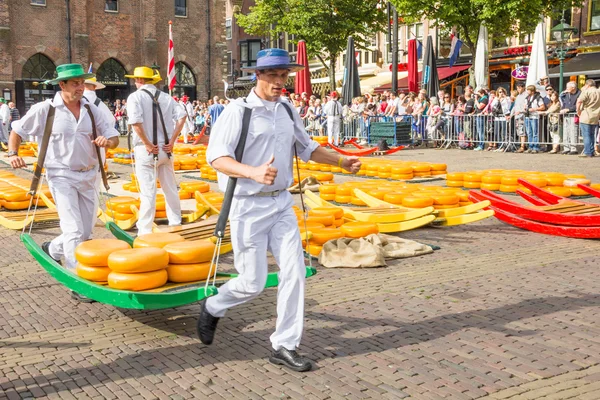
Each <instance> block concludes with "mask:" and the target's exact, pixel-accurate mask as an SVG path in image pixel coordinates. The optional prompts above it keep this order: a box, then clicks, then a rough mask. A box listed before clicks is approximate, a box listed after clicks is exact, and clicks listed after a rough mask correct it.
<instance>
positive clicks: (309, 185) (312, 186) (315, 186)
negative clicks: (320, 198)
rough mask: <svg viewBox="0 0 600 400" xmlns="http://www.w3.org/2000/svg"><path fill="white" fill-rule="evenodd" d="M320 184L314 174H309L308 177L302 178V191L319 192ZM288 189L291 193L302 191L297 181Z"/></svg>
mask: <svg viewBox="0 0 600 400" xmlns="http://www.w3.org/2000/svg"><path fill="white" fill-rule="evenodd" d="M319 186H321V183H320V182H319V181H318V180H317V178H315V177H314V176H307V177H306V178H304V179H302V192H306V191H307V190H310V191H312V192H318V191H319ZM288 190H289V191H290V193H300V185H298V184H297V183H296V184H295V185H293V186H291V187H290V188H288Z"/></svg>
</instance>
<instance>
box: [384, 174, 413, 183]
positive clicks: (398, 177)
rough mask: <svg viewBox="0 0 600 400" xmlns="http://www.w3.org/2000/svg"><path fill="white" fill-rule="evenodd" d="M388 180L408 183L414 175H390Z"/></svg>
mask: <svg viewBox="0 0 600 400" xmlns="http://www.w3.org/2000/svg"><path fill="white" fill-rule="evenodd" d="M390 178H392V179H394V180H397V181H409V180H411V179H413V178H414V175H413V174H412V173H410V174H391V175H390Z"/></svg>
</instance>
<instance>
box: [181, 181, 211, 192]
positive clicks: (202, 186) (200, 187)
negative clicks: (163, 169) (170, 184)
mask: <svg viewBox="0 0 600 400" xmlns="http://www.w3.org/2000/svg"><path fill="white" fill-rule="evenodd" d="M179 186H180V187H181V189H183V190H185V191H186V192H192V193H194V192H196V191H198V192H200V193H207V192H209V191H210V184H208V183H207V182H181V183H180V184H179Z"/></svg>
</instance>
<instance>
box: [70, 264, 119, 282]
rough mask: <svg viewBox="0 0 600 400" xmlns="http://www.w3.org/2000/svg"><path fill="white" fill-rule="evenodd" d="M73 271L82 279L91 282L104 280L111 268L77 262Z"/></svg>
mask: <svg viewBox="0 0 600 400" xmlns="http://www.w3.org/2000/svg"><path fill="white" fill-rule="evenodd" d="M75 272H76V273H77V275H78V276H80V277H82V278H83V279H87V280H88V281H92V282H106V280H107V279H108V274H110V272H111V269H110V268H108V267H90V266H89V265H85V264H81V263H78V264H77V267H75Z"/></svg>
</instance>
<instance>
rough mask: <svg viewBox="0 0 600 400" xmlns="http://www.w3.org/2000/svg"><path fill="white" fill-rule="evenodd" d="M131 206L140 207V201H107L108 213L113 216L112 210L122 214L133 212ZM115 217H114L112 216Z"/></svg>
mask: <svg viewBox="0 0 600 400" xmlns="http://www.w3.org/2000/svg"><path fill="white" fill-rule="evenodd" d="M131 206H136V207H138V208H139V204H138V203H117V204H110V203H106V213H107V214H108V215H109V216H111V217H112V215H111V212H117V213H121V214H132V211H131ZM112 218H114V217H112Z"/></svg>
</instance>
